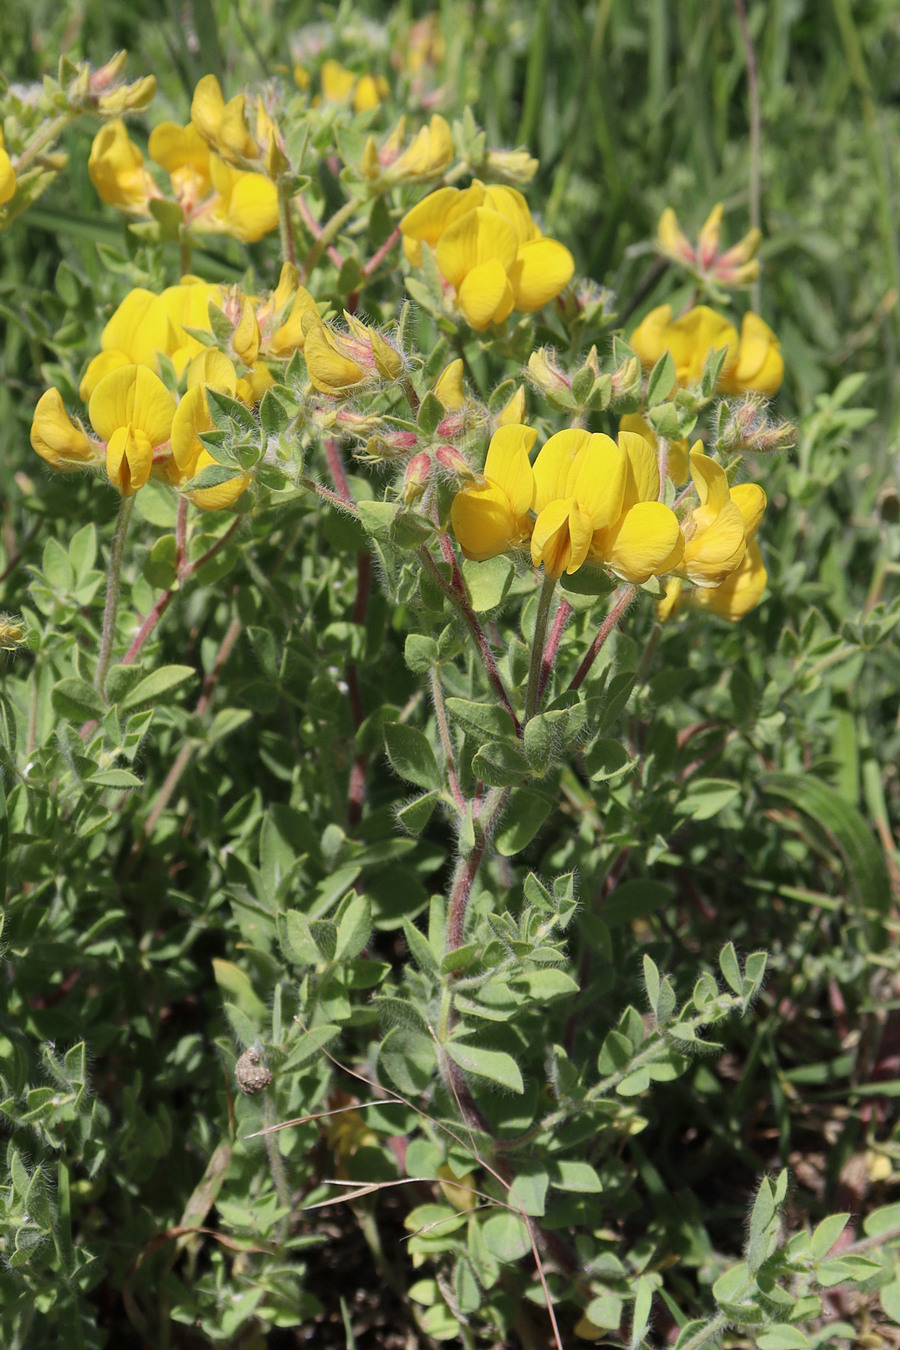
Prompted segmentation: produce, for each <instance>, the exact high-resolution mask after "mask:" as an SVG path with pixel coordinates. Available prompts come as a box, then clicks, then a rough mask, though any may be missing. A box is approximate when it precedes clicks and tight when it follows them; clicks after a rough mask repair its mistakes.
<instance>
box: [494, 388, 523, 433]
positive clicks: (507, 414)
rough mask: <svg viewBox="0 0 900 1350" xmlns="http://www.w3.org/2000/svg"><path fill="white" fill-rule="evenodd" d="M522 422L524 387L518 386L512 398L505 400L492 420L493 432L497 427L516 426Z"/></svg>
mask: <svg viewBox="0 0 900 1350" xmlns="http://www.w3.org/2000/svg"><path fill="white" fill-rule="evenodd" d="M524 421H525V386H524V385H523V384H520V385H519V387H518V388H517V389H516V391H515V393H514V394H513V396H512V398H510V399H508V400H507V402H506V403H505V404H504V405H503V407H502V408H501V409H500V411H499V412H498V414H497V416H496V417H495V418H494V430H496V429H497V427H506V426H518V425H519V424H520V423H522V422H524Z"/></svg>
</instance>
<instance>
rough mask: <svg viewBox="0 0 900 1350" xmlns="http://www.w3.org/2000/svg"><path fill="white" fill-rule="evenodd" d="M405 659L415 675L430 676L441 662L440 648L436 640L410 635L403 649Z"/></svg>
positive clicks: (414, 634) (422, 635) (417, 634)
mask: <svg viewBox="0 0 900 1350" xmlns="http://www.w3.org/2000/svg"><path fill="white" fill-rule="evenodd" d="M403 659H404V660H405V661H406V664H407V666H408V667H409V669H410V670H411V671H412V672H413V674H414V675H429V674H430V673H431V671H432V670H433V669H434V667H435V666H436V665H438V663H439V662H440V659H441V653H440V648H439V647H438V645H437V643H436V642H435V640H434V638H432V637H426V636H425V635H424V634H422V633H410V634H409V636H408V637H407V639H406V642H405V644H404V647H403Z"/></svg>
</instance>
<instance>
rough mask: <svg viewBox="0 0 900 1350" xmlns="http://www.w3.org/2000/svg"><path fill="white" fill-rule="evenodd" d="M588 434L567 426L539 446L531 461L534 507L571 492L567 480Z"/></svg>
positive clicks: (589, 436)
mask: <svg viewBox="0 0 900 1350" xmlns="http://www.w3.org/2000/svg"><path fill="white" fill-rule="evenodd" d="M590 438H591V434H590V432H589V431H582V430H581V429H580V428H577V427H570V428H569V429H567V430H566V431H558V432H557V433H556V435H555V436H551V437H550V439H549V440H548V441H547V442H546V443H545V444H544V445H543V446H542V447H541V450H540V453H539V454H538V457H537V459H536V460H535V462H534V482H535V497H534V509H535V511H543V509H544V507H545V506H548V505H549V504H550V502H552V501H556V500H557V499H558V498H562V499H565V498H567V497H568V496H569V495H570V494H569V488H568V483H569V475H570V473H571V471H572V465H573V464H574V463H575V460H576V458H577V456H578V455H579V454H581V453H582V452H583V451H584V449H585V447H586V446H587V444H588V442H589V441H590Z"/></svg>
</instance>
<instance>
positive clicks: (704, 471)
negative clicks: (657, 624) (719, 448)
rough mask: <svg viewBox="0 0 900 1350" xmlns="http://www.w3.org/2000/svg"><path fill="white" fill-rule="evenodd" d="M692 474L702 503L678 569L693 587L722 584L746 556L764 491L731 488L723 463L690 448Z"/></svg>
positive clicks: (746, 486) (689, 525)
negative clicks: (748, 541)
mask: <svg viewBox="0 0 900 1350" xmlns="http://www.w3.org/2000/svg"><path fill="white" fill-rule="evenodd" d="M690 458H691V477H692V478H693V480H694V486H695V487H696V489H697V495H698V497H699V498H700V504H699V506H697V507H696V508H695V509H694V511H693V512H692V514H691V518H690V520H689V521H688V522H686V524H685V526H684V536H685V547H684V555H683V557H682V560H681V565H680V568H679V570H680V571H681V572H682V573H683V574H684V575H685V576H687V577H688V578H689V579H690V580H691V581H692V582H693V583H694V585H695V586H700V587H701V588H702V587H713V586H720V585H721V584H722V582H723V581H724V580H725V579H726V577H729V576H730V575H731V573H732V572H734V570H735V568H736V567H738V566H739V565H740V563H741V561H742V559H743V557H744V553H745V552H746V548H747V540H748V538H752V537H753V535H754V534H755V532H756V530H757V528H758V526H759V522H760V520H761V519H762V514H763V511H764V510H765V507H766V494H765V493H764V492H763V490H762V488H761V487H759V486H758V484H756V483H739V484H737V486H736V487H733V488H729V486H728V479H727V478H726V477H725V470H724V469H723V468H722V466H721V464H717V463H716V461H715V460H714V459H710V457H709V456H708V455H704V454H703V452H702V445H701V442H700V441H697V443H696V444H695V445H694V447H693V449H692V450H691V456H690Z"/></svg>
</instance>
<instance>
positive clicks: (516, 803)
mask: <svg viewBox="0 0 900 1350" xmlns="http://www.w3.org/2000/svg"><path fill="white" fill-rule="evenodd" d="M555 805H556V803H555V801H553V799H552V798H550V797H543V796H540V795H539V794H538V793H537V792H532V791H531V790H530V789H529V788H513V790H512V792H511V793H510V798H509V804H508V806H507V808H506V812H505V814H504V817H503V820H504V824H503V826H502V827H501V829H500V831H499V833H498V834H497V852H498V853H499V854H500V856H501V857H503V858H513V857H515V855H516V854H517V853H521V852H522V849H523V848H525V847H526V845H528V844H530V843H531V841H532V839H533V838H534V836H535V835H536V834H537V832H538V830H539V829H540V828H541V826H542V825H543V823H544V821H545V820H546V819H547V817H548V816H549V815H550V812H551V811H552V810H553V809H554V807H555Z"/></svg>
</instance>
